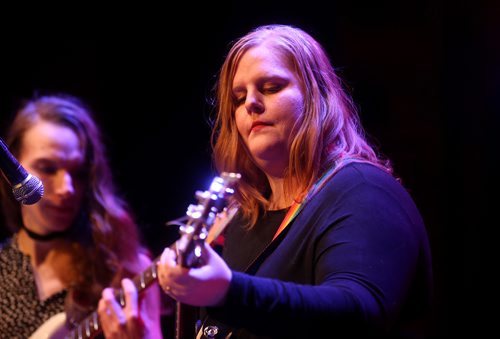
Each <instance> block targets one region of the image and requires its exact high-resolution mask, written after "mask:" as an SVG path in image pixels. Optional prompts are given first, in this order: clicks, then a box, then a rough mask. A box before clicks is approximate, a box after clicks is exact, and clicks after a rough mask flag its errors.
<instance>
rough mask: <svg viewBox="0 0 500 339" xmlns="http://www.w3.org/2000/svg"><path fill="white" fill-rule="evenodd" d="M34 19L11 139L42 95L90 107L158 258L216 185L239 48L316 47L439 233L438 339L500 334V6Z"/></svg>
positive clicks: (19, 40)
mask: <svg viewBox="0 0 500 339" xmlns="http://www.w3.org/2000/svg"><path fill="white" fill-rule="evenodd" d="M25 10H26V9H25V8H24V9H23V8H20V9H19V10H13V9H9V10H4V11H1V13H2V14H1V16H2V19H6V20H1V22H2V24H1V25H2V26H1V27H2V33H0V37H2V39H1V42H0V51H1V58H0V60H1V61H0V84H1V85H2V91H1V92H0V132H1V133H2V134H1V135H2V137H3V136H4V132H5V125H6V123H7V122H8V121H9V119H10V118H11V116H12V113H13V111H14V110H15V108H17V106H18V105H19V103H20V100H22V99H25V98H27V97H31V96H32V95H33V94H34V93H36V92H38V93H45V92H51V91H56V92H61V91H62V92H67V93H70V94H73V95H77V96H79V97H81V98H82V99H84V100H86V101H87V103H89V104H90V106H91V107H92V108H93V110H94V111H95V113H96V116H97V120H98V122H99V123H100V124H101V126H102V128H103V130H104V132H105V141H106V144H107V146H108V154H109V159H110V162H111V164H112V167H113V170H114V173H115V177H116V180H117V183H118V186H119V188H120V190H121V192H122V194H123V195H124V196H125V197H126V198H127V199H128V200H129V201H130V203H131V205H132V207H133V208H134V210H135V212H136V216H137V219H138V221H139V223H140V224H141V227H142V230H143V234H144V241H145V242H146V243H147V245H148V246H149V247H150V248H151V250H152V251H153V252H154V254H155V255H157V254H159V253H160V251H161V249H162V248H163V246H165V245H166V244H167V243H169V242H170V241H171V239H172V238H173V237H175V236H176V234H175V233H173V232H172V230H169V229H168V228H167V227H166V226H165V222H166V221H169V220H172V219H175V218H178V217H181V216H183V215H184V214H185V211H186V208H187V206H188V205H189V204H191V203H194V202H195V199H194V192H195V191H196V190H204V189H206V188H207V187H208V184H209V183H210V181H211V179H212V176H213V175H214V171H213V168H212V165H211V158H210V145H209V134H210V127H209V123H208V121H209V118H210V113H211V106H210V104H209V101H210V100H209V98H210V94H211V92H210V91H211V88H212V86H213V84H214V80H215V75H216V73H217V71H218V69H219V66H220V65H221V64H222V61H223V58H224V56H225V53H226V52H227V48H228V46H229V43H230V42H231V41H232V40H233V39H235V38H237V37H239V36H241V35H243V34H244V33H246V32H247V31H248V30H249V29H250V28H253V27H254V26H256V25H259V24H266V23H288V24H294V25H298V26H300V27H302V28H303V29H305V30H306V31H308V32H310V33H311V34H312V35H313V36H314V37H316V38H317V40H319V41H320V42H321V43H322V44H323V45H324V46H325V48H326V50H327V52H328V53H329V55H330V56H331V60H332V63H333V64H334V65H335V66H336V67H337V70H338V72H339V75H340V76H341V77H343V79H344V80H345V82H346V85H347V86H348V88H349V90H350V92H351V94H352V95H353V97H354V100H355V102H356V103H357V104H358V106H359V108H360V116H361V120H362V122H363V124H364V126H365V128H366V131H367V133H368V135H369V136H370V137H371V138H372V140H373V142H374V143H375V144H376V145H377V146H378V147H380V149H381V150H382V151H383V153H384V154H386V155H387V156H389V157H390V158H391V159H392V160H393V162H394V166H395V170H396V174H397V175H399V176H400V177H401V178H402V182H403V184H404V185H405V186H406V187H407V188H408V190H409V191H410V193H411V194H412V196H413V197H414V199H415V201H416V203H417V205H418V206H419V208H420V210H421V212H422V214H423V217H424V219H425V221H426V225H427V230H428V233H429V237H430V240H431V246H432V251H433V259H434V263H433V264H434V272H435V287H436V292H435V307H434V314H433V318H432V322H431V325H430V337H432V338H448V337H455V336H458V335H461V336H466V337H467V336H470V337H474V338H480V337H482V336H483V335H485V334H486V333H493V332H490V331H489V330H487V328H489V327H490V326H494V325H495V320H493V316H492V313H493V312H496V313H497V314H498V312H497V311H489V309H490V307H491V306H492V305H491V304H493V303H492V302H491V300H490V299H492V298H493V295H497V294H496V293H494V292H493V291H494V290H495V289H494V284H495V283H494V280H493V279H492V278H491V277H490V274H495V273H496V272H495V268H496V267H498V264H496V266H495V265H488V264H487V261H488V259H491V258H492V257H493V255H492V252H493V251H490V252H488V253H486V250H487V249H488V248H490V247H487V246H486V240H487V239H492V238H493V233H494V229H495V227H498V221H497V220H495V219H491V217H490V218H488V217H487V214H488V212H489V211H490V210H491V209H492V208H493V203H492V201H494V198H493V197H490V196H488V195H487V192H486V191H487V188H489V187H490V186H493V183H494V182H495V183H496V180H493V176H492V169H493V164H494V163H496V161H495V160H494V159H496V157H497V155H496V153H498V142H497V141H496V140H497V138H496V133H494V130H493V128H494V126H495V127H496V126H498V122H499V121H498V120H499V119H498V115H499V114H498V113H499V108H500V107H499V106H500V104H499V99H498V92H499V90H498V88H499V85H500V68H499V64H498V60H500V53H499V44H498V41H499V36H500V34H499V33H500V30H499V29H498V26H497V21H498V20H499V19H498V18H499V17H500V16H499V11H498V5H496V4H488V3H486V2H476V1H469V2H468V1H453V2H452V1H444V0H439V1H416V0H411V1H401V2H398V1H383V2H380V1H377V2H375V1H374V2H373V3H371V2H366V1H341V2H338V1H335V2H330V3H327V2H320V1H311V0H310V1H303V2H300V3H299V2H290V1H286V2H259V1H253V2H238V3H233V4H231V3H229V2H228V3H219V4H213V3H210V4H209V5H195V4H194V3H192V4H191V3H189V4H182V3H181V4H176V5H175V6H174V5H172V4H170V5H168V4H164V5H162V6H160V5H158V6H152V5H147V4H144V5H142V6H141V8H136V7H133V6H130V7H123V5H120V6H119V7H114V8H104V7H103V8H99V7H96V8H92V9H91V8H78V7H76V6H75V8H58V9H54V10H53V11H52V9H51V8H47V7H43V8H30V11H29V14H28V13H27V12H26V11H25ZM21 14H22V15H21ZM495 94H497V97H496V98H495ZM493 305H494V304H493ZM332 333H335V329H332Z"/></svg>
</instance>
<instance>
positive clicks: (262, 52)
mask: <svg viewBox="0 0 500 339" xmlns="http://www.w3.org/2000/svg"><path fill="white" fill-rule="evenodd" d="M292 69H293V67H292V65H291V62H290V61H289V60H288V58H287V57H286V56H285V55H284V54H283V52H280V51H279V50H278V49H277V48H276V47H271V46H268V45H266V44H263V45H259V46H255V47H252V48H250V49H248V50H247V51H246V52H245V53H244V54H243V55H242V56H241V59H240V60H239V62H238V65H237V66H236V72H235V77H234V81H238V80H240V78H242V77H245V76H246V75H248V74H250V73H256V74H259V73H264V74H266V73H272V74H275V75H290V74H292V73H293V72H292Z"/></svg>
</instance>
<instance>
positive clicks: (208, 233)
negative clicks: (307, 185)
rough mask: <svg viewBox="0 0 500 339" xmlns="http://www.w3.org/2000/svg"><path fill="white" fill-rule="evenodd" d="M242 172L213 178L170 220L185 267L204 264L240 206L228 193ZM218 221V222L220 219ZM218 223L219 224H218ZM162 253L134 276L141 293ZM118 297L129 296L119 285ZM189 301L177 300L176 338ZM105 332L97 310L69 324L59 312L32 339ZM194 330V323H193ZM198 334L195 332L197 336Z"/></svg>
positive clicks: (82, 338)
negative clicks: (207, 250)
mask: <svg viewBox="0 0 500 339" xmlns="http://www.w3.org/2000/svg"><path fill="white" fill-rule="evenodd" d="M240 178H241V175H240V174H238V173H230V172H223V173H222V174H221V176H220V177H219V176H218V177H215V178H214V179H213V180H212V183H211V185H210V188H209V190H207V191H204V192H201V191H197V192H196V197H197V199H198V204H197V205H189V207H188V209H187V212H186V216H185V217H182V218H179V219H176V220H174V221H171V222H168V223H167V224H170V225H179V232H180V235H181V236H180V238H179V240H177V241H176V242H175V243H174V245H173V246H174V248H175V250H176V251H177V254H178V257H177V258H178V263H179V264H180V265H182V266H184V267H196V266H198V265H200V264H201V261H200V260H201V253H202V247H203V243H204V242H207V243H209V244H211V243H212V241H214V240H215V239H216V238H217V236H218V235H219V234H220V233H221V232H222V231H223V230H224V228H225V226H226V225H227V224H228V223H229V221H230V220H231V219H232V217H233V216H234V215H235V214H236V212H237V209H236V208H230V209H227V208H226V197H227V196H228V195H231V194H233V193H234V187H235V185H236V183H237V182H238V180H239V179H240ZM216 221H217V222H216ZM214 223H215V224H216V225H215V227H213V228H212V226H214ZM160 258H161V255H160V256H158V257H157V258H156V259H154V260H153V261H152V263H151V265H150V266H149V267H148V268H147V269H146V270H144V271H143V272H141V273H140V274H138V275H137V276H135V277H134V278H133V279H132V282H133V283H134V285H135V287H136V289H137V292H138V293H141V292H143V291H144V290H145V289H147V288H148V287H149V286H151V285H152V284H153V283H154V282H155V281H156V280H157V278H158V274H157V271H156V266H157V263H158V262H159V261H160ZM115 298H116V300H117V301H118V302H119V303H120V305H121V306H122V307H123V306H125V296H124V293H123V290H122V289H116V292H115ZM185 306H186V308H187V307H190V306H187V305H181V304H180V303H178V302H177V304H176V310H177V312H176V338H187V337H186V336H185V332H186V330H184V329H183V328H184V327H185V325H183V324H182V322H183V321H184V320H185V319H182V316H181V313H183V314H184V312H183V311H182V310H183V307H185ZM101 332H102V328H101V324H100V322H99V317H98V314H97V310H95V311H93V312H92V313H91V314H90V315H88V316H87V317H86V318H85V319H83V320H82V321H81V322H80V323H79V324H78V325H75V326H73V327H72V328H68V325H67V321H66V314H65V313H64V312H61V313H58V314H56V315H54V316H52V317H51V318H50V319H48V320H47V321H46V322H45V323H44V324H43V325H42V326H40V327H39V328H38V329H37V330H36V331H35V332H34V333H33V334H32V335H31V336H30V337H29V339H73V338H75V339H91V338H94V337H96V336H97V335H98V334H100V333H101ZM193 333H194V325H193ZM193 337H194V336H191V338H193Z"/></svg>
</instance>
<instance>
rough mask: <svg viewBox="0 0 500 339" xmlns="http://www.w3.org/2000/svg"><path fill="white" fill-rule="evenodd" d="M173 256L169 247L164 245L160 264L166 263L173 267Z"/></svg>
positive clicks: (174, 262)
mask: <svg viewBox="0 0 500 339" xmlns="http://www.w3.org/2000/svg"><path fill="white" fill-rule="evenodd" d="M175 257H176V255H175V252H174V251H173V250H172V249H170V248H169V247H166V248H165V249H164V250H163V253H162V254H161V257H160V263H161V264H162V265H168V266H172V267H173V266H175V264H176V261H175Z"/></svg>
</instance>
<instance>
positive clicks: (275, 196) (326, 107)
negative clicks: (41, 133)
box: [158, 25, 432, 338]
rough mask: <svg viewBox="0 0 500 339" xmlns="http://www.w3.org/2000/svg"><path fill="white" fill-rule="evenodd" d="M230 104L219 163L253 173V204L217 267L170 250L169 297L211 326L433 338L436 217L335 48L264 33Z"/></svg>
mask: <svg viewBox="0 0 500 339" xmlns="http://www.w3.org/2000/svg"><path fill="white" fill-rule="evenodd" d="M216 104H217V117H216V121H215V122H216V125H215V128H214V132H213V135H214V141H215V143H214V159H215V164H216V166H217V169H218V171H219V172H223V171H224V172H238V173H240V174H241V180H240V182H239V183H238V185H237V188H236V192H235V194H234V196H233V197H232V198H234V201H233V203H234V202H235V203H236V204H237V205H239V212H238V213H237V214H236V216H235V217H234V218H233V220H231V221H230V222H229V224H228V225H227V227H226V229H225V240H224V248H223V253H222V257H221V256H219V255H218V254H217V253H216V251H214V250H213V249H212V248H211V247H210V246H208V245H206V244H205V245H206V246H205V247H206V253H205V257H203V256H202V259H203V260H204V262H205V264H204V265H202V266H200V267H197V266H195V267H192V268H186V267H183V266H182V265H179V263H178V262H177V261H178V260H177V253H176V252H175V251H174V250H172V249H171V248H166V249H165V251H164V253H163V254H162V257H161V260H160V263H159V265H158V273H159V281H160V284H161V286H162V288H163V290H164V291H165V292H166V293H167V294H168V295H169V296H171V297H173V298H174V299H176V300H177V301H179V302H181V303H185V304H189V305H193V306H203V307H205V311H206V312H207V314H208V317H207V318H203V319H202V324H203V326H202V329H201V331H199V332H198V333H199V334H200V335H201V336H202V337H203V338H226V337H228V336H230V337H235V338H323V337H328V338H375V337H376V338H420V337H425V319H426V316H427V315H428V312H429V309H430V305H431V297H432V268H431V253H430V249H429V242H428V238H427V234H426V229H425V225H424V223H423V221H422V218H421V216H420V213H419V211H418V209H417V207H416V206H415V204H414V202H413V200H412V198H411V197H410V195H409V194H408V192H407V191H406V189H405V188H404V187H403V186H402V185H401V183H400V181H399V180H397V178H396V177H395V175H394V174H393V171H392V167H391V164H390V162H389V161H388V160H387V159H385V158H384V157H382V156H380V155H379V154H378V152H377V151H376V150H375V149H374V148H373V147H372V146H371V145H370V144H369V142H368V140H367V139H366V138H365V134H364V132H363V129H362V127H361V123H360V121H359V119H358V116H357V112H356V107H355V105H354V104H353V102H352V100H351V98H350V97H349V95H348V94H347V93H346V92H345V90H344V89H343V87H342V83H341V80H340V79H339V78H338V77H337V75H336V73H335V70H334V68H333V67H332V66H331V64H330V61H329V59H328V57H327V54H326V53H325V51H324V50H323V48H322V47H321V45H320V44H319V43H318V42H317V41H316V40H315V39H314V38H313V37H311V36H310V35H309V34H308V33H306V32H305V31H303V30H301V29H299V28H296V27H292V26H285V25H270V26H262V27H259V28H257V29H255V30H253V31H251V32H250V33H249V34H247V35H245V36H243V37H242V38H241V39H238V40H237V41H235V43H234V44H233V46H232V47H231V49H230V50H229V53H228V54H227V57H226V59H225V62H224V64H223V65H222V68H221V72H220V74H219V78H218V84H217V100H216ZM182 254H183V253H181V257H182ZM193 326H194V325H193Z"/></svg>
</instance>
